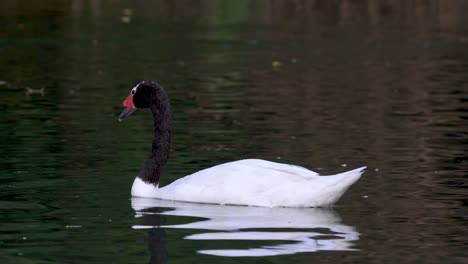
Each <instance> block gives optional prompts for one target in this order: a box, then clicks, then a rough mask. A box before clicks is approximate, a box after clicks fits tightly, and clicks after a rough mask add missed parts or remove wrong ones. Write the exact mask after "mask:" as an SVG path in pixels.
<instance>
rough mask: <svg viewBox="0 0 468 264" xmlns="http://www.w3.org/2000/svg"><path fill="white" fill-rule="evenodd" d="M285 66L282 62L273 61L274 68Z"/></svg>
mask: <svg viewBox="0 0 468 264" xmlns="http://www.w3.org/2000/svg"><path fill="white" fill-rule="evenodd" d="M282 65H283V63H281V61H272V62H271V66H273V68H279V67H281V66H282Z"/></svg>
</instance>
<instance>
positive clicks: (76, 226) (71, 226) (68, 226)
mask: <svg viewBox="0 0 468 264" xmlns="http://www.w3.org/2000/svg"><path fill="white" fill-rule="evenodd" d="M81 227H82V226H80V225H66V226H65V228H81Z"/></svg>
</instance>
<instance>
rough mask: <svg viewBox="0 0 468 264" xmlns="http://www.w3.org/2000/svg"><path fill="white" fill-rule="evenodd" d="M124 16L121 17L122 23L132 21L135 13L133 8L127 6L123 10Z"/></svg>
mask: <svg viewBox="0 0 468 264" xmlns="http://www.w3.org/2000/svg"><path fill="white" fill-rule="evenodd" d="M122 14H123V15H122V17H121V18H120V21H122V23H130V22H132V15H133V10H132V9H130V8H125V9H123V10H122Z"/></svg>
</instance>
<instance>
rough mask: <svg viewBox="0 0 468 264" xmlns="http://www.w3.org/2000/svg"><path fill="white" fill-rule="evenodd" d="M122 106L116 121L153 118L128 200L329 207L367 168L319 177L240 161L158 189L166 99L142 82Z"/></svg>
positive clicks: (167, 126)
mask: <svg viewBox="0 0 468 264" xmlns="http://www.w3.org/2000/svg"><path fill="white" fill-rule="evenodd" d="M122 105H123V107H124V110H123V111H122V113H121V114H120V115H119V118H118V121H119V122H121V121H123V120H124V119H125V118H127V117H128V116H129V115H131V114H132V113H133V112H134V111H136V110H137V109H138V108H149V109H150V111H151V113H152V114H153V119H154V139H153V143H152V149H151V153H150V155H149V157H148V158H147V159H146V160H145V161H144V164H143V167H142V168H141V170H140V172H139V173H138V175H137V176H136V177H135V180H134V182H133V185H132V189H131V195H132V196H133V197H146V198H157V199H163V200H173V201H182V202H195V203H210V204H222V205H246V206H264V207H328V206H331V205H333V204H334V203H335V202H336V201H338V199H340V197H341V196H342V195H343V194H344V192H345V191H346V190H347V189H348V188H349V187H350V186H351V185H352V184H353V183H355V182H356V181H357V180H358V179H359V178H360V177H361V174H362V173H363V172H364V169H365V168H366V167H361V168H358V169H354V170H351V171H347V172H343V173H339V174H336V175H330V176H320V175H319V174H318V173H316V172H313V171H310V170H308V169H306V168H303V167H300V166H295V165H289V164H282V163H277V162H271V161H266V160H261V159H243V160H238V161H233V162H228V163H224V164H220V165H216V166H213V167H211V168H207V169H204V170H201V171H198V172H195V173H193V174H191V175H188V176H185V177H183V178H180V179H178V180H176V181H174V182H173V183H171V184H169V185H167V186H164V187H161V188H159V179H160V175H161V171H162V169H163V167H164V165H165V164H166V162H167V160H168V159H169V151H170V144H171V122H172V112H171V107H170V102H169V97H168V95H167V93H166V91H165V90H164V88H163V87H162V86H161V85H159V84H158V83H156V82H154V81H151V80H143V81H139V82H137V83H136V84H135V85H134V86H133V88H132V89H131V91H130V94H129V95H128V97H127V98H126V99H125V100H124V101H123V103H122Z"/></svg>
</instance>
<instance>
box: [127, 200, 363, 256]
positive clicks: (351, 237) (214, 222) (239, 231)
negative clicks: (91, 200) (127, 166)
mask: <svg viewBox="0 0 468 264" xmlns="http://www.w3.org/2000/svg"><path fill="white" fill-rule="evenodd" d="M132 207H133V209H134V210H135V213H136V215H135V217H137V218H140V217H143V218H144V219H145V220H144V224H143V225H133V226H132V228H134V229H150V230H161V228H162V229H165V228H174V229H191V230H194V232H195V233H194V234H191V235H188V236H186V237H185V239H189V240H213V241H221V240H228V241H236V240H243V241H256V242H258V241H270V242H268V246H266V245H265V246H256V247H249V248H245V249H239V248H232V249H231V248H229V249H199V250H198V251H197V252H199V253H201V254H208V255H216V256H229V257H247V256H248V257H253V256H256V257H259V256H275V255H288V254H294V253H299V252H316V251H321V250H335V251H345V250H356V249H355V248H353V245H354V244H353V241H357V240H359V233H358V232H357V231H356V230H355V228H354V227H352V226H348V225H345V224H343V223H342V221H341V219H340V217H339V216H338V214H337V213H336V212H335V211H333V210H331V209H321V208H264V207H245V206H220V205H210V204H196V203H183V202H175V201H165V200H157V199H147V198H132ZM158 216H179V217H194V218H197V219H196V220H194V221H191V222H189V223H185V224H162V223H161V222H160V218H159V217H158ZM148 219H151V221H148ZM201 230H216V231H218V232H201ZM219 231H222V232H219ZM271 241H273V242H274V243H275V244H274V245H272V244H271ZM284 241H290V242H289V243H284ZM151 248H154V247H151ZM157 252H158V254H159V252H161V251H157Z"/></svg>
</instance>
